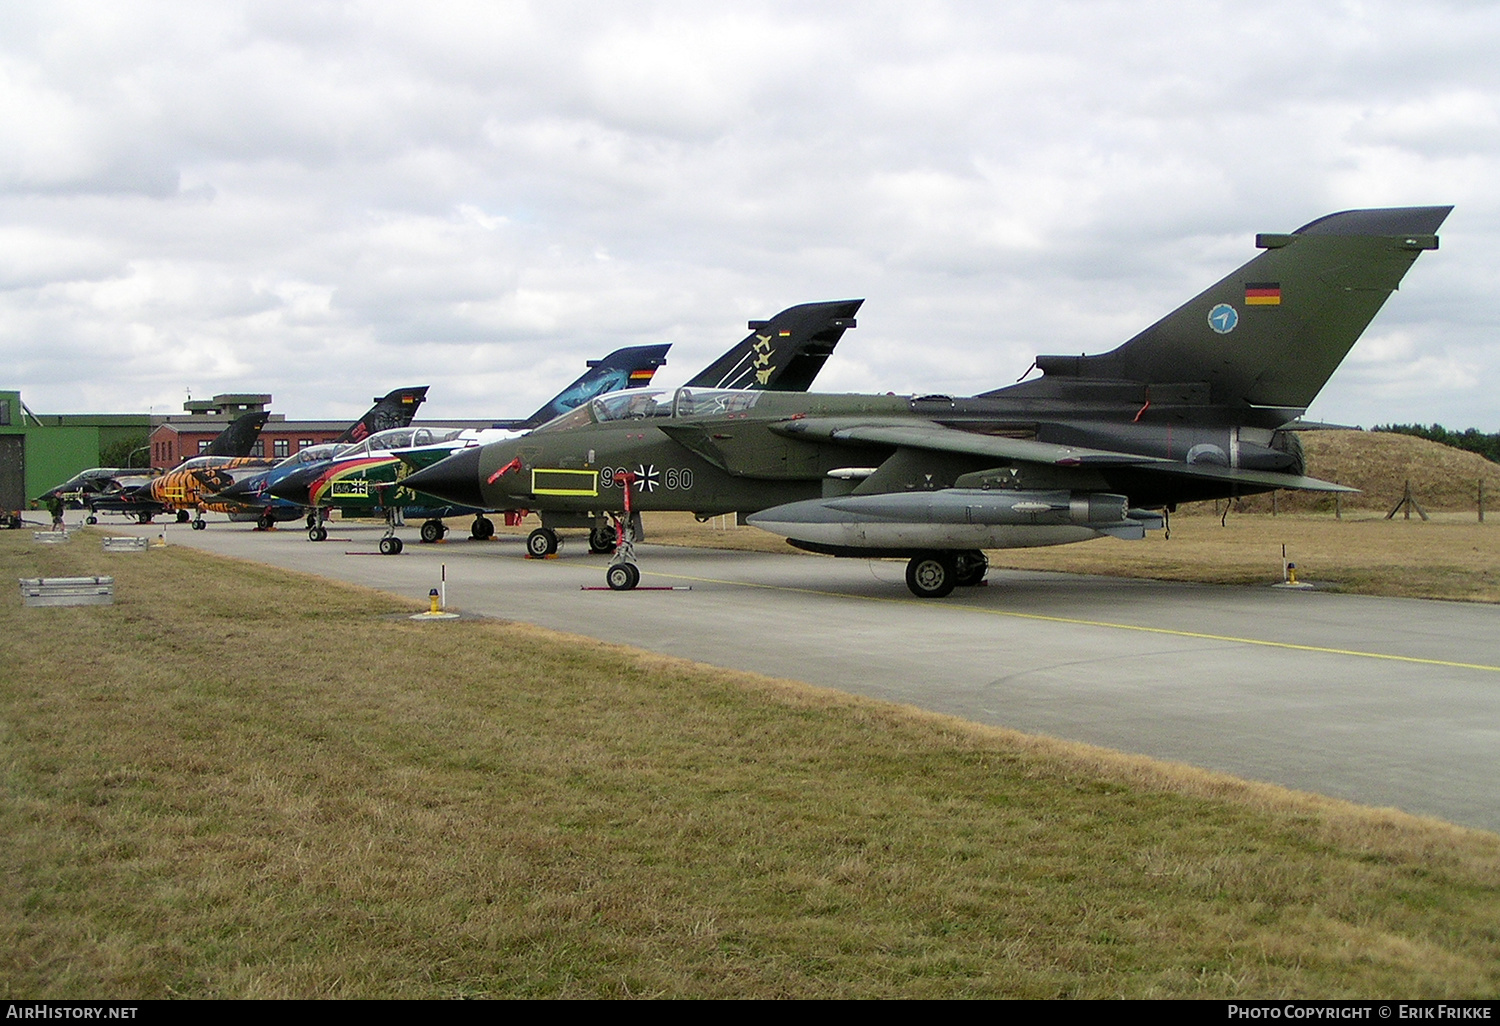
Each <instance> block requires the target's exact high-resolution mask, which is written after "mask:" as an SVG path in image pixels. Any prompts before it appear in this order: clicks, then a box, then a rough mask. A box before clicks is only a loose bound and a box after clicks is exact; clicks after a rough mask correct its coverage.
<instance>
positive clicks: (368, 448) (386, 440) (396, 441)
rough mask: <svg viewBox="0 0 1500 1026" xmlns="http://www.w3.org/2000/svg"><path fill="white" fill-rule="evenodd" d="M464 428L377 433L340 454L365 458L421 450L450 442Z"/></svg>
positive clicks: (425, 428) (424, 428)
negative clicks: (394, 450) (401, 451)
mask: <svg viewBox="0 0 1500 1026" xmlns="http://www.w3.org/2000/svg"><path fill="white" fill-rule="evenodd" d="M463 431H464V429H463V428H428V427H416V428H414V427H404V428H390V429H389V430H386V431H377V432H375V434H373V435H371V436H370V437H369V438H366V439H365V440H364V441H363V442H360V443H359V444H358V445H356V446H355V447H354V448H352V449H348V450H345V451H344V452H342V453H340V454H339V455H340V457H341V458H342V457H347V456H363V455H367V454H369V453H372V452H389V451H390V450H392V449H412V448H420V447H421V446H424V445H438V444H440V443H442V442H449V441H452V440H453V439H455V438H457V437H458V436H459V435H461V434H463Z"/></svg>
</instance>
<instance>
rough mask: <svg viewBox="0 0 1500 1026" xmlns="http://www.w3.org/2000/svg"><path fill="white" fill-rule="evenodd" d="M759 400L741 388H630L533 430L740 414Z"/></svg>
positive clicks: (600, 397)
mask: <svg viewBox="0 0 1500 1026" xmlns="http://www.w3.org/2000/svg"><path fill="white" fill-rule="evenodd" d="M760 397H761V393H760V392H751V391H746V390H744V389H722V388H679V389H677V391H675V392H666V391H644V390H641V389H630V390H628V391H622V392H611V393H610V394H608V395H602V396H599V397H598V398H597V399H594V400H592V401H591V402H589V403H588V404H586V405H584V406H580V407H578V408H577V409H576V410H573V411H572V412H571V413H565V414H563V415H562V416H561V417H558V418H556V419H555V420H550V421H548V422H547V423H546V424H543V425H542V426H541V427H539V428H537V430H538V431H567V430H568V429H570V428H576V427H583V426H585V425H588V424H607V423H609V422H610V421H615V420H646V419H655V418H657V417H705V416H713V415H714V414H721V413H740V412H743V411H745V410H748V409H751V408H752V407H754V406H755V404H756V403H757V402H759V401H760Z"/></svg>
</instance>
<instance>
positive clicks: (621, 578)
mask: <svg viewBox="0 0 1500 1026" xmlns="http://www.w3.org/2000/svg"><path fill="white" fill-rule="evenodd" d="M604 582H605V583H606V584H608V585H609V587H610V590H611V591H630V590H631V589H632V588H634V587H635V586H636V585H637V584H640V583H641V571H640V568H639V567H637V566H636V565H635V564H634V563H616V564H614V565H613V566H611V567H610V568H609V569H608V570H606V571H604Z"/></svg>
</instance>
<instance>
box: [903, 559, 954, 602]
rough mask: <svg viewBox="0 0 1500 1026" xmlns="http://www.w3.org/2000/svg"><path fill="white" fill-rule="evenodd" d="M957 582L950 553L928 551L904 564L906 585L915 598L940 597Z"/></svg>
mask: <svg viewBox="0 0 1500 1026" xmlns="http://www.w3.org/2000/svg"><path fill="white" fill-rule="evenodd" d="M957 583H958V567H957V566H955V565H954V559H953V555H952V553H948V552H929V553H926V554H924V555H921V556H913V557H912V558H911V562H909V563H907V564H906V586H907V587H908V588H910V589H911V593H912V594H913V595H915V596H917V598H942V597H943V596H945V595H948V594H950V593H951V592H952V591H953V587H954V585H956V584H957Z"/></svg>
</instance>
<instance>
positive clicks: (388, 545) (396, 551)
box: [380, 506, 406, 556]
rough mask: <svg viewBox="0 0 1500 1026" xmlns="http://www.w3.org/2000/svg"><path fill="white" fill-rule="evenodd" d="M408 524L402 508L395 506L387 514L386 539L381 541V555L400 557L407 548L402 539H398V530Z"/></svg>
mask: <svg viewBox="0 0 1500 1026" xmlns="http://www.w3.org/2000/svg"><path fill="white" fill-rule="evenodd" d="M405 522H406V520H405V518H404V517H402V515H401V507H400V506H394V507H392V508H390V509H388V510H386V513H385V537H384V538H382V539H380V554H381V555H382V556H398V555H400V554H401V550H402V549H403V548H405V545H403V544H402V542H401V539H400V538H397V537H396V528H397V527H398V526H399V525H401V524H404V523H405Z"/></svg>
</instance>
